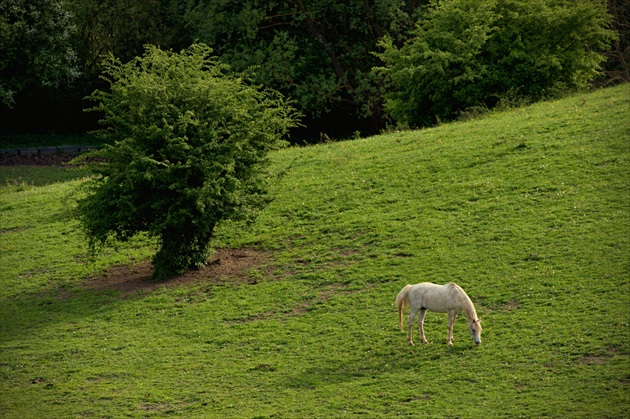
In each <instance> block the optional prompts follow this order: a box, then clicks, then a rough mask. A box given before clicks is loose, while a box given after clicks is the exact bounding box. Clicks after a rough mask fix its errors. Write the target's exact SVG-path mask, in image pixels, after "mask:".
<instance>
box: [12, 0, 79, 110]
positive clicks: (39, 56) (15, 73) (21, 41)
mask: <svg viewBox="0 0 630 419" xmlns="http://www.w3.org/2000/svg"><path fill="white" fill-rule="evenodd" d="M74 30H75V27H74V26H73V25H72V23H71V15H70V14H69V13H68V11H67V10H66V9H65V8H64V6H63V3H62V2H61V1H59V0H29V1H26V0H2V2H0V105H4V106H6V107H12V106H13V105H14V104H15V98H16V95H18V94H19V93H20V92H23V91H24V90H25V89H27V88H44V89H45V88H56V87H59V86H61V85H66V84H69V83H71V82H72V81H73V80H74V79H75V78H76V77H77V76H78V75H79V69H78V67H77V63H76V53H75V51H74V49H73V48H72V35H73V33H74Z"/></svg>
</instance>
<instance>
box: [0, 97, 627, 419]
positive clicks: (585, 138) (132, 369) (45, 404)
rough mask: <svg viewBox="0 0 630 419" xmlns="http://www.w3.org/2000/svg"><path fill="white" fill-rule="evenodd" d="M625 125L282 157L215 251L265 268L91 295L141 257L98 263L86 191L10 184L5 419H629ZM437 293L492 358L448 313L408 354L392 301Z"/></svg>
mask: <svg viewBox="0 0 630 419" xmlns="http://www.w3.org/2000/svg"><path fill="white" fill-rule="evenodd" d="M628 121H630V86H628V85H625V86H620V87H616V88H611V89H605V90H601V91H597V92H594V93H590V94H585V95H577V96H573V97H570V98H568V99H564V100H561V101H557V102H546V103H540V104H537V105H534V106H531V107H527V108H523V109H516V110H513V111H510V112H505V113H501V114H494V115H489V116H486V117H484V118H482V119H479V120H475V121H470V122H462V123H454V124H448V125H444V126H441V127H437V128H433V129H427V130H422V131H415V132H399V133H388V134H385V135H382V136H378V137H372V138H367V139H362V140H355V141H350V142H342V143H334V144H327V145H320V146H314V147H307V148H292V149H287V150H283V151H281V152H278V153H276V154H274V155H273V168H274V172H275V174H276V176H277V181H276V182H275V190H274V193H275V194H276V200H275V201H274V203H273V204H272V205H271V206H270V207H269V208H268V209H267V210H266V211H265V212H264V213H263V214H262V215H261V217H260V218H259V220H258V221H257V222H256V223H255V224H253V225H251V226H246V225H241V224H226V225H223V226H222V227H221V231H220V232H219V237H218V243H217V244H218V246H219V247H220V248H224V249H237V248H239V249H240V248H242V249H248V252H249V253H248V254H257V255H259V258H258V259H257V260H260V261H262V262H258V264H257V265H252V266H249V267H248V268H247V269H246V270H245V271H244V272H241V273H240V274H239V275H238V276H234V275H232V276H230V275H228V274H226V276H225V277H221V278H218V277H216V275H215V274H212V275H211V274H210V272H215V271H207V272H209V273H208V274H207V277H204V276H203V275H204V274H203V272H202V273H201V276H202V277H201V278H199V277H197V279H196V280H195V281H184V280H179V281H172V282H171V283H169V284H165V285H163V286H161V287H157V288H155V287H147V288H144V289H142V290H140V291H134V292H129V291H128V290H127V291H122V290H119V289H118V288H115V287H113V288H109V289H108V288H107V287H103V286H100V287H92V286H91V285H93V284H94V283H107V281H106V279H107V278H105V277H104V274H103V271H104V270H105V269H107V268H108V267H109V266H112V265H121V264H129V265H130V267H128V268H125V269H128V271H129V272H130V275H132V274H133V273H134V272H136V271H140V270H142V269H143V266H144V265H143V264H142V263H141V261H143V260H146V259H147V258H148V256H149V255H150V254H151V252H152V251H153V250H154V246H153V245H152V243H151V242H150V241H149V240H146V239H143V238H139V239H138V240H136V241H134V242H133V243H129V244H126V245H121V246H118V247H116V248H112V249H108V250H106V251H105V252H103V253H102V254H100V255H98V256H97V257H95V258H91V257H90V256H89V255H88V254H87V252H86V249H85V244H84V243H83V241H82V238H81V235H80V233H79V232H78V231H77V227H78V226H77V224H76V222H75V221H73V220H72V219H70V218H69V217H68V211H69V209H70V208H71V207H72V202H73V198H72V190H73V189H74V188H75V187H76V185H77V184H78V182H80V180H78V179H77V180H67V179H68V178H66V177H64V178H63V179H64V181H63V182H57V180H58V179H59V174H58V173H57V174H55V175H54V176H53V177H51V178H50V180H48V181H47V180H46V179H49V178H48V174H47V170H49V169H46V168H42V169H38V170H35V171H32V170H31V171H30V172H28V173H27V172H23V173H21V172H20V170H21V169H14V170H13V171H11V172H10V173H7V172H5V173H4V174H3V177H2V178H1V179H0V182H1V183H2V195H1V196H0V199H1V203H0V207H1V211H2V212H1V215H0V216H1V218H0V222H1V224H0V227H1V229H2V232H1V236H0V240H1V249H0V251H1V253H0V257H1V258H2V259H1V260H2V268H1V280H0V281H1V282H0V319H1V328H0V377H1V378H2V381H1V384H0V385H1V387H0V416H2V417H3V418H17V417H35V416H37V417H76V416H89V417H121V416H128V417H155V416H160V417H161V416H173V417H220V418H224V417H238V418H265V417H286V418H294V417H296V418H297V417H355V416H359V415H363V416H364V417H370V418H373V417H383V418H388V417H394V416H407V417H419V416H422V417H424V416H426V417H479V416H481V417H541V416H551V417H571V418H576V417H578V418H579V417H583V418H592V417H610V418H621V417H624V416H625V414H627V411H628V409H630V387H629V386H630V326H629V323H630V281H629V279H630V275H629V274H630V272H629V268H630V266H629V256H630V207H629V205H630V184H629V181H630V167H629V157H630V125H629V123H628ZM50 170H52V169H50ZM76 176H77V177H78V176H80V173H76ZM15 179H20V180H19V182H18V183H17V185H16V182H15ZM49 182H52V183H49ZM137 263H140V264H139V265H136V264H137ZM218 264H220V263H218ZM108 272H109V275H111V272H112V271H111V270H109V271H108ZM99 281H100V282H99ZM422 281H431V282H437V283H445V282H448V281H455V282H457V283H458V284H459V285H461V286H462V287H463V288H464V289H465V290H466V291H467V292H468V294H469V295H470V297H471V299H472V300H473V302H474V303H475V306H476V308H477V312H478V314H479V316H480V317H481V318H482V320H483V325H484V333H483V336H482V337H483V343H482V345H481V346H479V347H474V348H473V345H472V341H471V339H470V338H469V337H468V334H467V331H466V322H465V320H464V319H463V318H459V319H458V321H457V323H456V325H455V332H454V337H455V345H454V346H453V347H448V346H446V345H445V337H446V315H444V314H439V313H428V314H427V318H426V321H425V331H426V334H427V338H428V339H429V340H430V341H431V342H432V344H431V345H418V346H415V347H409V346H408V345H407V342H406V339H405V333H404V332H401V331H400V330H399V329H398V325H397V314H396V311H395V307H394V305H393V301H394V298H395V296H396V294H397V293H398V291H399V290H400V289H401V288H402V287H403V286H404V285H405V284H408V283H416V282H422ZM414 329H415V330H414V333H417V328H414ZM416 336H417V335H416ZM415 340H416V342H419V339H418V338H417V337H416V339H415Z"/></svg>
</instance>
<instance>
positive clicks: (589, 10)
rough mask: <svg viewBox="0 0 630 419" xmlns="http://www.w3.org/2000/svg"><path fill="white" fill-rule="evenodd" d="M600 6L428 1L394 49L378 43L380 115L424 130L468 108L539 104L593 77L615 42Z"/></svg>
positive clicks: (535, 0)
mask: <svg viewBox="0 0 630 419" xmlns="http://www.w3.org/2000/svg"><path fill="white" fill-rule="evenodd" d="M609 23H610V16H609V15H608V14H607V12H606V5H605V3H604V2H603V1H599V0H589V1H583V2H582V1H581V2H575V1H570V0H558V1H555V2H549V1H547V0H529V1H525V2H524V1H520V0H483V1H478V0H443V1H432V2H431V7H430V8H429V9H428V11H427V13H426V14H425V15H424V16H423V18H422V19H420V21H419V22H418V24H417V26H416V29H415V30H414V31H413V32H412V34H411V37H410V39H409V40H408V41H407V42H406V43H405V44H404V45H403V46H402V47H400V48H398V47H397V46H396V45H395V44H394V43H393V42H392V41H391V40H389V39H387V38H384V40H383V41H382V42H381V46H382V47H383V48H384V52H383V53H382V54H380V57H381V58H382V60H383V61H384V63H385V67H384V68H380V69H378V70H379V71H382V72H384V73H385V74H386V75H387V76H388V79H389V82H390V88H389V90H390V92H389V93H388V94H387V95H386V111H387V112H388V113H389V114H390V115H391V116H392V117H393V118H394V119H395V120H396V121H397V122H399V123H403V124H407V125H409V126H423V125H430V124H432V123H435V122H436V121H437V120H448V119H452V118H453V117H455V116H456V115H457V114H458V113H459V112H461V111H462V110H465V109H466V108H469V107H479V106H481V107H493V106H494V105H495V104H496V103H498V102H499V101H501V100H505V99H509V100H515V99H518V98H528V99H534V100H535V99H540V98H543V97H545V96H547V95H550V94H551V93H553V92H556V91H559V90H566V89H579V88H583V87H586V86H588V84H589V83H590V82H591V81H592V80H593V79H594V78H595V77H597V75H598V74H599V69H600V67H599V65H600V63H601V62H602V61H603V60H604V57H603V55H601V54H600V53H598V52H597V51H602V50H605V49H606V48H607V46H608V45H609V43H610V42H611V41H612V40H613V39H614V32H612V31H611V30H609V29H608V26H609Z"/></svg>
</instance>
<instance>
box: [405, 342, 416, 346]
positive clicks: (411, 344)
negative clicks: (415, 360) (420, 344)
mask: <svg viewBox="0 0 630 419" xmlns="http://www.w3.org/2000/svg"><path fill="white" fill-rule="evenodd" d="M407 343H409V346H416V345H414V344H413V342H407Z"/></svg>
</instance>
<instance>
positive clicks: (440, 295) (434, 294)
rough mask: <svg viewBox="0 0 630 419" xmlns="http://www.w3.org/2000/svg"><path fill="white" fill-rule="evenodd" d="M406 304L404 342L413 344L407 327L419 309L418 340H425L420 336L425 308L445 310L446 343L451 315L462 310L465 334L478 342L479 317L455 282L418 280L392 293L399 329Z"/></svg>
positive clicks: (450, 339) (449, 338)
mask: <svg viewBox="0 0 630 419" xmlns="http://www.w3.org/2000/svg"><path fill="white" fill-rule="evenodd" d="M405 305H409V308H410V313H409V325H408V331H407V342H409V344H410V345H413V340H412V338H411V329H412V326H413V320H414V318H415V317H416V315H417V314H418V312H420V316H419V317H418V326H419V328H420V339H422V343H429V342H428V341H427V339H426V338H425V337H424V316H425V315H426V314H427V310H431V311H435V312H438V313H448V333H447V335H446V340H447V343H448V344H449V345H453V325H454V324H455V317H457V315H458V314H459V313H460V312H461V311H464V313H465V314H466V317H467V318H468V333H470V336H471V337H472V339H473V341H474V342H475V344H476V345H479V344H480V343H481V320H479V319H478V318H477V312H476V311H475V306H474V305H473V303H472V301H470V298H469V297H468V295H467V294H466V293H465V292H464V290H463V289H461V287H460V286H459V285H457V284H454V283H452V282H451V283H449V284H446V285H436V284H431V283H429V282H422V283H420V284H416V285H407V286H405V287H404V288H403V289H402V290H400V292H399V293H398V296H396V307H397V308H398V322H399V323H400V330H403V320H402V309H403V307H404V306H405Z"/></svg>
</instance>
